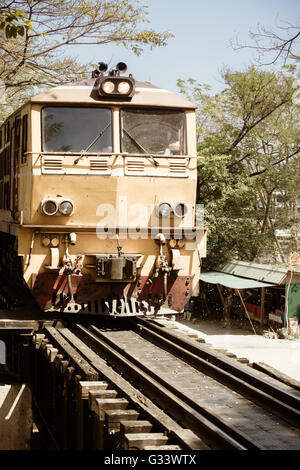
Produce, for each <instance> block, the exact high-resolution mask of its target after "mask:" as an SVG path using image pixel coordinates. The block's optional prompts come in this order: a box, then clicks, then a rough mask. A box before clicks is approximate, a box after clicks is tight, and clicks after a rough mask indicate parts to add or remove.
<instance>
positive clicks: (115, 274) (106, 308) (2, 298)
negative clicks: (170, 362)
mask: <svg viewBox="0 0 300 470" xmlns="http://www.w3.org/2000/svg"><path fill="white" fill-rule="evenodd" d="M1 246H2V247H5V248H1V249H0V283H1V285H0V308H20V307H23V306H27V307H28V306H29V307H34V308H35V310H37V309H42V310H43V311H45V312H49V313H55V312H60V313H70V314H97V315H113V316H136V315H140V316H153V315H154V316H155V315H158V314H176V313H178V312H182V311H183V310H184V307H185V306H186V304H187V302H188V300H189V298H190V296H191V295H192V283H193V276H191V275H186V276H179V275H178V271H175V270H172V268H171V267H170V266H168V264H167V263H166V262H165V260H164V258H162V259H160V264H159V265H158V266H156V269H154V270H153V272H152V273H151V274H150V273H149V275H140V274H137V272H136V260H137V258H138V257H139V255H128V254H124V253H122V251H121V250H119V253H117V254H112V255H107V254H103V255H101V254H99V255H94V259H95V266H94V268H95V271H96V278H95V276H92V275H90V274H86V273H82V272H81V269H82V267H83V266H82V265H80V262H76V263H75V269H74V263H73V269H72V268H70V267H69V271H68V260H66V261H65V270H64V271H63V272H62V273H58V272H57V271H54V272H51V271H50V272H39V273H33V274H32V275H31V280H30V284H29V286H28V285H27V283H26V282H25V280H24V278H23V269H24V266H23V262H22V257H20V256H18V253H17V239H16V237H14V236H12V235H8V234H3V233H2V234H1ZM78 258H80V257H78ZM77 268H78V269H77ZM122 276H124V277H125V279H122ZM99 280H100V281H101V282H99Z"/></svg>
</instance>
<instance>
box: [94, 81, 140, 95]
mask: <svg viewBox="0 0 300 470" xmlns="http://www.w3.org/2000/svg"><path fill="white" fill-rule="evenodd" d="M134 84H135V81H134V79H133V78H132V77H131V76H129V77H111V76H108V77H99V78H98V79H97V88H98V93H99V95H100V96H106V97H108V98H109V97H111V98H117V97H118V98H131V97H132V96H133V95H134Z"/></svg>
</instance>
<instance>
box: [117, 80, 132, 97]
mask: <svg viewBox="0 0 300 470" xmlns="http://www.w3.org/2000/svg"><path fill="white" fill-rule="evenodd" d="M129 91H130V84H129V83H128V82H120V83H119V85H118V92H119V93H121V94H122V95H126V94H127V93H129Z"/></svg>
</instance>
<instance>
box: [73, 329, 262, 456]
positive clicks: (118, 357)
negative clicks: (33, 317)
mask: <svg viewBox="0 0 300 470" xmlns="http://www.w3.org/2000/svg"><path fill="white" fill-rule="evenodd" d="M90 329H91V331H90V330H88V329H87V328H85V327H83V326H82V325H79V324H76V326H75V331H76V334H79V335H82V337H83V338H84V340H85V341H87V342H88V344H92V347H93V348H95V349H96V350H97V352H100V351H101V355H102V357H105V359H106V360H107V361H108V362H109V363H110V364H112V365H113V366H115V367H117V368H118V370H122V373H123V375H125V376H126V378H127V379H129V380H132V381H134V383H135V384H138V386H139V387H142V389H143V390H144V391H146V393H147V395H148V396H150V397H151V399H153V400H155V401H156V402H159V404H160V406H163V407H165V409H167V410H168V413H169V414H171V415H172V416H173V417H174V418H175V419H177V420H179V421H180V422H181V423H183V424H184V425H185V426H187V427H188V428H190V429H191V430H192V431H193V432H195V433H196V434H198V435H199V434H200V435H201V437H202V438H203V434H204V436H206V438H207V435H209V436H210V439H211V440H213V441H214V442H218V443H219V444H220V443H221V444H222V445H223V449H224V448H227V449H240V450H245V449H256V450H262V449H264V448H263V447H262V446H261V444H260V443H259V442H253V440H250V439H249V438H248V437H247V436H246V435H245V434H244V433H243V432H241V431H239V430H238V429H236V428H235V427H234V426H229V425H228V423H226V422H225V421H224V420H223V419H222V418H220V417H218V416H215V415H214V414H212V413H211V412H210V411H208V410H206V409H205V408H203V407H202V406H201V405H200V404H198V403H195V402H194V401H193V400H192V399H190V398H189V397H186V396H185V395H184V393H182V392H181V391H180V390H178V389H177V388H176V387H174V386H172V385H170V384H169V383H168V382H166V381H165V380H164V379H162V378H161V377H159V376H158V375H157V374H155V373H154V372H153V371H152V370H150V369H149V368H147V367H145V366H144V365H143V364H141V363H140V362H139V361H137V360H136V359H135V358H133V357H132V356H130V355H129V354H128V353H126V352H125V351H124V350H122V349H121V348H120V347H119V346H118V345H116V344H115V343H114V342H113V341H111V340H110V339H108V338H107V337H105V335H104V334H103V333H102V332H101V331H100V330H99V329H98V328H97V327H96V326H91V327H90Z"/></svg>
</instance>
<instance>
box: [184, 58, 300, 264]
mask: <svg viewBox="0 0 300 470" xmlns="http://www.w3.org/2000/svg"><path fill="white" fill-rule="evenodd" d="M294 71H295V69H294V68H291V67H289V68H286V69H285V73H273V72H266V71H263V70H261V69H256V68H254V67H250V68H248V69H247V70H246V71H245V72H231V71H230V70H225V71H224V73H223V79H224V82H225V89H224V90H223V91H222V93H220V94H218V95H215V96H211V95H209V94H208V93H207V92H208V91H209V88H208V87H207V86H205V85H202V84H198V83H197V82H196V81H195V80H193V79H189V80H187V81H186V82H185V81H183V80H179V81H178V86H179V89H180V91H181V92H182V93H183V94H185V96H186V97H187V98H188V99H191V100H192V101H194V102H195V103H196V105H197V106H198V116H197V134H198V154H199V155H201V156H203V157H205V158H204V160H203V161H202V162H201V163H200V165H199V172H198V202H199V203H202V204H204V205H205V221H206V226H207V228H208V242H209V248H210V250H209V256H208V258H207V260H206V261H205V263H206V265H207V266H209V267H211V266H213V265H214V264H215V263H218V262H220V261H221V260H222V259H224V258H232V257H238V258H240V259H244V260H253V259H255V258H257V259H261V258H262V257H265V256H266V254H269V255H271V256H272V257H273V259H274V260H277V259H278V257H279V258H280V260H281V261H285V259H284V254H283V253H282V250H281V248H280V244H279V242H278V239H277V230H282V229H285V230H286V229H289V230H290V232H291V234H292V239H293V236H294V240H292V242H293V243H294V245H295V244H296V238H297V227H298V228H299V219H300V217H299V212H298V210H297V207H298V206H297V200H299V202H300V189H299V188H300V185H299V182H298V179H299V176H298V175H299V154H300V133H299V108H298V109H297V107H296V106H295V105H294V104H293V102H292V95H293V92H294V90H293V82H294V76H293V74H294ZM278 193H280V194H282V197H283V198H284V210H280V211H278V210H277V212H276V214H274V197H275V196H276V195H277V194H278ZM276 197H277V196H276ZM293 234H294V235H293Z"/></svg>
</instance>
